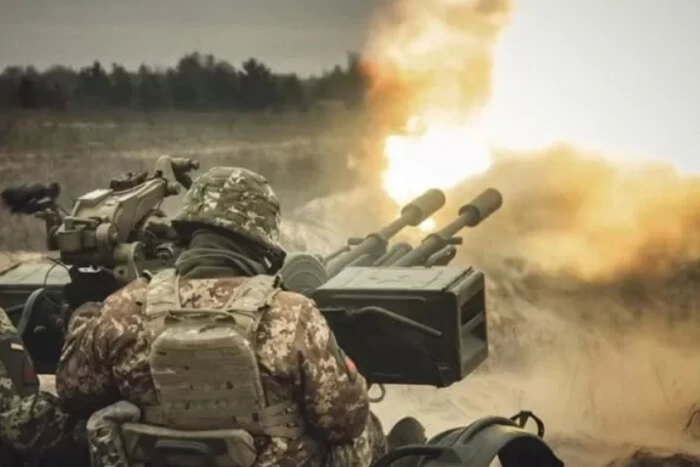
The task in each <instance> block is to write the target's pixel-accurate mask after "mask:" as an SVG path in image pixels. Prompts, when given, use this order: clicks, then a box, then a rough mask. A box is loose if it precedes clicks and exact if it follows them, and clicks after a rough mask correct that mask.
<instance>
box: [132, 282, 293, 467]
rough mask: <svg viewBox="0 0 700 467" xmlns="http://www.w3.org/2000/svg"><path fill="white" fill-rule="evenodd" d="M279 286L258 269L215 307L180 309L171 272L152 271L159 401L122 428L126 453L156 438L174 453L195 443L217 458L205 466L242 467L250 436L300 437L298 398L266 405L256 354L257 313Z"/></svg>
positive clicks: (148, 312) (140, 450)
mask: <svg viewBox="0 0 700 467" xmlns="http://www.w3.org/2000/svg"><path fill="white" fill-rule="evenodd" d="M279 290H280V289H279V288H278V287H277V281H276V278H275V277H271V276H263V275H261V276H256V277H252V278H249V279H247V280H246V281H245V282H243V283H242V284H241V285H240V286H238V287H237V288H236V289H235V290H234V292H233V293H232V296H231V297H230V299H229V300H228V302H227V303H226V304H225V305H224V306H223V307H221V308H219V309H203V308H198V309H194V308H183V307H182V305H181V302H180V294H179V276H177V274H176V273H175V270H174V269H166V270H162V271H160V272H159V273H158V274H156V275H154V276H153V278H152V279H151V281H150V283H149V286H148V289H147V292H146V303H145V316H146V322H147V326H148V328H149V329H150V331H151V332H152V333H153V341H152V344H151V349H150V355H149V363H150V369H151V375H152V378H153V383H154V386H155V388H156V392H157V394H158V404H157V405H156V406H147V407H142V423H141V424H133V423H126V424H124V425H123V426H122V432H123V433H124V434H125V435H126V438H127V440H126V443H125V444H126V449H127V451H129V452H130V453H131V454H130V455H129V456H128V457H131V458H141V457H142V458H148V457H149V455H150V456H152V455H153V454H154V450H157V449H156V447H157V446H156V445H157V444H158V441H159V440H160V441H161V444H162V442H164V441H163V440H164V438H167V439H169V440H173V439H179V440H180V441H178V442H175V445H169V446H170V449H171V451H172V452H182V451H183V450H185V451H187V449H185V448H183V446H190V448H192V449H194V447H193V446H194V445H195V444H197V443H198V446H199V447H197V448H196V449H194V451H198V450H199V451H198V452H201V453H204V452H205V451H207V452H209V454H206V456H210V457H211V458H212V459H218V460H217V461H216V462H217V463H216V464H210V465H226V466H244V467H247V466H250V465H252V464H253V463H254V461H255V457H256V455H255V452H256V450H255V446H254V443H253V437H254V436H276V437H285V438H297V437H299V436H301V434H302V433H303V418H302V416H301V414H300V412H299V409H298V406H297V403H296V401H294V400H289V401H285V402H282V403H277V404H274V405H269V404H268V403H267V400H266V397H265V392H264V390H263V385H262V381H261V378H260V369H259V365H258V362H257V356H256V331H257V328H258V325H259V323H260V319H261V318H262V316H263V314H264V313H265V311H266V310H267V309H268V308H269V306H270V305H271V304H272V301H273V299H274V298H275V296H276V295H277V293H278V292H279ZM129 434H131V435H133V436H131V438H136V439H129ZM178 443H180V444H178ZM182 443H185V444H184V445H182ZM193 443H194V444H193ZM166 444H167V443H166ZM166 450H167V449H166ZM149 451H150V454H149ZM202 455H205V454H202ZM169 465H170V464H169ZM174 465H176V464H174ZM183 465H185V464H183Z"/></svg>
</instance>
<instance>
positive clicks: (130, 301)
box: [103, 278, 148, 313]
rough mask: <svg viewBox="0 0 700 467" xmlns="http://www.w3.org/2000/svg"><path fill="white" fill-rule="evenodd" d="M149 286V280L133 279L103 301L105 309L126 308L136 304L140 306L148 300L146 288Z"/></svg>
mask: <svg viewBox="0 0 700 467" xmlns="http://www.w3.org/2000/svg"><path fill="white" fill-rule="evenodd" d="M147 288H148V280H146V279H145V278H139V279H136V280H135V281H132V282H130V283H128V284H127V285H125V286H124V287H122V288H121V289H119V290H117V291H116V292H114V293H112V294H111V295H110V296H108V297H107V298H106V299H105V301H104V302H103V310H105V312H108V313H109V311H110V310H126V309H129V308H132V307H134V306H137V307H140V306H141V305H143V303H144V302H145V300H146V290H147Z"/></svg>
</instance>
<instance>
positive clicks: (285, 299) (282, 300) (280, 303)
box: [273, 290, 316, 311]
mask: <svg viewBox="0 0 700 467" xmlns="http://www.w3.org/2000/svg"><path fill="white" fill-rule="evenodd" d="M273 306H277V307H281V308H287V309H298V310H299V311H302V310H304V309H313V308H316V302H314V301H313V300H312V299H310V298H309V297H306V296H305V295H302V294H300V293H297V292H291V291H289V290H281V291H279V292H278V293H277V294H276V295H275V298H274V301H273Z"/></svg>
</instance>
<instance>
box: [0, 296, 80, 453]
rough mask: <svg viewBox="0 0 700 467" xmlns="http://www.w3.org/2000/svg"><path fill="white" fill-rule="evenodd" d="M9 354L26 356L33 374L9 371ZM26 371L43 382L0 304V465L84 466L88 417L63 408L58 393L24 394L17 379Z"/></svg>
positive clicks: (34, 392)
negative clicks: (34, 371) (71, 412)
mask: <svg viewBox="0 0 700 467" xmlns="http://www.w3.org/2000/svg"><path fill="white" fill-rule="evenodd" d="M9 359H13V360H15V359H19V360H26V363H29V365H28V367H27V368H26V370H27V371H31V374H28V375H25V374H20V375H12V374H10V371H9V369H8V368H9V367H8V366H6V363H8V360H9ZM25 376H26V377H29V378H31V379H32V381H31V382H30V383H34V382H35V381H36V383H37V384H38V380H36V375H35V374H33V368H32V367H31V363H30V362H29V360H28V357H27V355H26V353H25V351H24V347H23V346H22V343H21V340H20V338H19V336H18V333H17V330H16V329H15V327H14V326H13V325H12V322H11V321H10V319H9V318H8V316H7V314H6V313H5V311H4V310H3V309H2V308H0V465H2V466H14V465H17V466H19V465H25V464H26V465H45V466H60V465H66V466H68V465H70V466H79V465H84V463H85V462H86V461H87V459H88V458H87V452H88V449H87V440H86V437H85V422H84V421H80V420H77V419H75V418H74V417H70V416H68V415H67V414H65V413H64V412H62V411H61V409H60V407H59V404H58V399H57V398H56V396H54V395H53V394H50V393H47V392H43V391H38V392H37V391H34V390H30V391H27V393H24V391H23V390H22V389H23V388H21V387H19V385H21V384H22V383H23V381H19V380H18V378H24V377H25ZM32 389H34V388H32Z"/></svg>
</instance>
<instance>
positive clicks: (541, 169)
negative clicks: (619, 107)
mask: <svg viewBox="0 0 700 467" xmlns="http://www.w3.org/2000/svg"><path fill="white" fill-rule="evenodd" d="M511 10H512V5H511V3H510V2H509V1H504V0H492V1H486V0H482V1H467V0H434V1H426V0H400V1H396V2H393V3H392V5H391V6H390V7H389V8H388V9H386V10H385V11H383V12H382V14H381V15H380V17H379V19H378V21H377V23H376V27H375V28H374V30H373V34H372V38H371V40H370V41H369V46H368V49H367V54H366V55H367V57H368V60H369V63H370V66H369V68H368V69H369V73H370V76H371V78H372V83H373V87H372V89H371V92H370V96H369V98H370V104H371V105H372V106H373V111H374V114H375V115H377V116H378V119H379V120H380V121H381V122H382V123H383V124H384V125H383V126H382V125H378V128H380V130H378V137H379V140H380V141H381V144H380V145H379V148H378V149H379V151H380V152H381V153H382V155H383V157H382V158H381V169H380V170H381V172H382V184H383V188H384V190H385V191H386V192H387V194H388V195H389V196H390V197H391V198H392V199H393V200H394V201H396V202H397V203H398V204H401V203H404V202H406V201H407V200H408V199H410V198H412V197H413V196H415V195H417V194H419V193H421V192H423V191H424V190H426V189H428V188H433V187H438V188H442V189H444V190H446V191H448V200H449V201H450V202H452V203H454V204H457V205H459V204H462V203H464V202H466V201H467V199H461V198H462V195H464V196H466V194H467V193H468V194H470V195H473V194H475V193H476V189H477V188H484V187H486V186H487V185H489V186H493V187H494V188H497V189H499V190H500V191H501V192H502V193H503V195H504V207H503V209H502V210H501V211H500V212H498V213H496V214H495V215H494V217H493V218H492V219H489V220H488V221H487V222H486V223H485V224H484V225H483V226H480V227H479V228H478V230H479V231H480V232H474V233H473V234H470V235H473V237H472V239H473V240H476V239H481V241H479V242H477V244H478V245H479V246H481V247H483V248H482V250H483V251H496V250H498V251H499V252H500V253H503V254H505V253H506V252H507V253H508V254H510V255H513V256H521V257H524V258H526V259H528V260H529V261H530V262H531V263H533V264H536V265H537V266H539V267H541V268H545V269H547V270H549V271H553V272H560V271H566V272H569V273H573V274H577V275H578V276H580V277H583V278H585V279H590V280H594V279H613V278H615V277H619V276H620V275H621V274H634V273H640V272H649V271H651V272H664V271H666V270H668V268H669V267H671V268H673V267H675V266H676V265H677V263H678V262H684V261H687V260H693V259H697V258H698V257H700V181H699V180H697V179H692V178H688V177H683V176H682V175H679V174H678V173H676V172H675V171H674V170H673V169H672V168H671V167H665V166H660V165H648V164H646V165H642V164H641V163H640V164H637V165H636V166H633V165H629V164H628V165H626V166H621V165H620V164H619V163H614V162H612V161H611V160H608V159H606V158H604V157H601V156H598V155H590V154H587V153H586V152H585V151H581V150H577V149H575V148H571V147H566V146H557V147H553V148H550V149H547V150H540V151H533V152H531V153H529V154H513V153H512V152H509V151H508V150H499V151H496V150H494V149H493V148H491V147H489V146H488V143H487V142H486V141H484V140H483V139H484V138H483V131H482V130H483V128H482V124H483V122H482V121H481V120H480V117H481V115H482V111H483V110H484V108H485V107H486V106H487V105H488V100H489V96H490V92H491V88H490V86H491V82H492V79H491V78H492V77H491V73H492V63H493V60H494V50H495V45H496V43H497V41H498V38H499V34H500V33H501V32H502V31H503V30H504V28H506V27H507V25H508V19H509V17H510V14H511ZM524 118H526V117H524ZM552 124H553V125H554V124H556V122H552ZM455 207H456V206H452V207H449V206H448V208H447V209H446V211H448V212H449V213H450V215H451V214H453V212H454V211H455ZM440 220H441V221H442V220H444V219H440ZM430 227H432V225H431V226H430Z"/></svg>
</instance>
